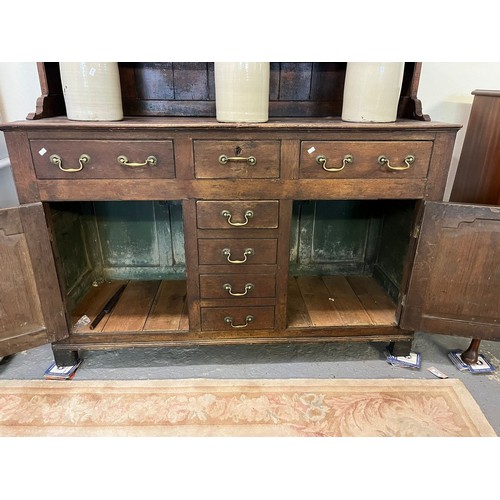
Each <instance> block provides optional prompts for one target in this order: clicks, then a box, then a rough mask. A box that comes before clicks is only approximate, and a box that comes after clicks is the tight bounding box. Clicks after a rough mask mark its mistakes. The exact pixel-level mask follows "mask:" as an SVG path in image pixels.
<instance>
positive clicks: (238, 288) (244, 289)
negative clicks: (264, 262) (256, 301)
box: [200, 273, 276, 299]
mask: <svg viewBox="0 0 500 500" xmlns="http://www.w3.org/2000/svg"><path fill="white" fill-rule="evenodd" d="M275 295H276V276H275V275H274V274H252V273H250V274H202V275H201V276H200V296H201V298H202V299H232V298H234V299H251V298H264V297H269V298H272V297H274V296H275Z"/></svg>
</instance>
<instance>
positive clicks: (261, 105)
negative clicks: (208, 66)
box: [214, 62, 270, 122]
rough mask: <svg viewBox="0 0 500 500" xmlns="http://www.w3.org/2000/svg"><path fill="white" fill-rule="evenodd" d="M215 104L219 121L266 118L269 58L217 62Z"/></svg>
mask: <svg viewBox="0 0 500 500" xmlns="http://www.w3.org/2000/svg"><path fill="white" fill-rule="evenodd" d="M214 69H215V107H216V118H217V121H219V122H267V121H268V119H269V76H270V63H268V62H216V63H214Z"/></svg>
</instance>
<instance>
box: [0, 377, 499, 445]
mask: <svg viewBox="0 0 500 500" xmlns="http://www.w3.org/2000/svg"><path fill="white" fill-rule="evenodd" d="M0 436H192V437H199V436H227V437H233V436H234V437H236V436H269V437H270V436H276V437H277V436H289V437H294V436H326V437H335V436H348V437H353V436H360V437H378V436H404V437H409V436H420V437H422V436H434V437H445V436H452V437H461V436H475V437H479V436H490V437H492V436H496V434H495V432H494V430H493V428H492V427H491V425H490V424H489V423H488V421H487V420H486V417H485V416H484V415H483V413H482V412H481V410H480V408H479V406H478V404H477V403H476V401H475V400H474V399H473V397H472V396H471V394H470V393H469V392H468V391H467V389H466V388H465V386H464V385H463V383H462V382H461V381H459V380H456V379H446V380H405V379H383V380H354V379H333V380H330V379H285V380H275V379H266V380H246V379H245V380H227V379H226V380H224V379H221V380H213V379H186V380H144V381H140V380H133V381H123V380H122V381H80V380H71V381H50V380H34V381H29V380H28V381H24V380H23V381H21V380H16V381H9V380H3V381H0Z"/></svg>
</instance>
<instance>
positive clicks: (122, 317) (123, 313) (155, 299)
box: [72, 280, 189, 334]
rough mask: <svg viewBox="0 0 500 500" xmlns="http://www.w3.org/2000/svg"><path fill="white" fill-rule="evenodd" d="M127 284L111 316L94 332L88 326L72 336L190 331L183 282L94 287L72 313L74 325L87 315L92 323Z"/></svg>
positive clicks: (115, 282) (78, 329)
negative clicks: (113, 296) (119, 289)
mask: <svg viewBox="0 0 500 500" xmlns="http://www.w3.org/2000/svg"><path fill="white" fill-rule="evenodd" d="M124 283H126V284H127V287H126V288H125V290H124V292H123V293H122V295H121V297H120V300H119V301H118V303H117V304H116V306H115V307H114V309H113V311H112V312H111V314H109V315H106V316H105V317H104V318H103V319H102V320H101V322H100V323H99V324H98V325H97V327H96V328H95V329H94V330H90V329H89V326H88V325H87V326H83V327H78V328H74V329H73V332H72V333H73V334H89V333H92V334H98V333H101V332H102V333H110V332H141V331H144V332H155V331H171V330H180V331H187V330H189V320H188V311H187V303H186V282H185V281H184V280H168V281H167V280H165V281H160V280H155V281H128V282H127V281H113V282H110V283H108V282H106V283H103V284H101V285H99V286H97V287H93V288H92V289H91V290H89V292H88V293H87V294H86V296H85V297H84V298H83V300H82V301H81V302H80V303H79V304H78V305H77V307H76V309H75V311H74V312H73V314H72V324H73V325H74V324H75V323H76V322H77V321H78V319H79V318H81V317H82V316H83V315H84V314H85V315H87V316H88V317H89V318H90V319H91V320H93V319H94V317H95V316H96V315H97V314H98V313H99V311H100V310H101V309H102V308H103V306H104V305H105V304H106V302H107V301H108V300H109V299H110V298H111V296H112V295H113V294H114V293H115V292H116V291H117V290H118V288H119V287H120V286H121V285H122V284H124Z"/></svg>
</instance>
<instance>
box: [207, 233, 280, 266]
mask: <svg viewBox="0 0 500 500" xmlns="http://www.w3.org/2000/svg"><path fill="white" fill-rule="evenodd" d="M276 250H277V240H276V239H271V238H242V239H234V238H227V239H225V238H223V239H204V238H200V239H199V240H198V253H199V263H200V264H201V265H210V264H216V265H219V264H227V265H231V266H248V265H252V264H276Z"/></svg>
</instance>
